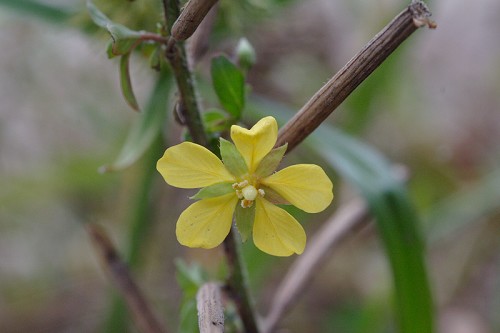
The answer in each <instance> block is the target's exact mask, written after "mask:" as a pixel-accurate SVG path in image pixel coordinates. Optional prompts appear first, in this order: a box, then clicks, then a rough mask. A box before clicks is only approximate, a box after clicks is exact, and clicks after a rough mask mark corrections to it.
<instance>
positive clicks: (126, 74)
mask: <svg viewBox="0 0 500 333" xmlns="http://www.w3.org/2000/svg"><path fill="white" fill-rule="evenodd" d="M129 60H130V53H127V54H125V55H123V56H122V57H121V58H120V86H121V88H122V94H123V97H125V100H126V101H127V103H128V105H130V107H131V108H132V109H134V110H135V111H140V110H139V104H137V99H136V98H135V94H134V90H133V88H132V81H131V80H130V71H129Z"/></svg>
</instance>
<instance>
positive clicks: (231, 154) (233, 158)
mask: <svg viewBox="0 0 500 333" xmlns="http://www.w3.org/2000/svg"><path fill="white" fill-rule="evenodd" d="M220 154H221V157H222V162H223V163H224V166H225V167H226V169H227V170H228V171H229V172H230V173H231V174H232V175H233V176H235V177H241V176H243V175H245V174H246V173H248V167H247V164H246V163H245V159H244V158H243V156H241V154H240V152H239V151H238V149H236V146H235V145H234V144H232V143H231V142H229V141H227V140H225V139H223V138H220Z"/></svg>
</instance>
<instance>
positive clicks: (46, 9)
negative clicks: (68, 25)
mask: <svg viewBox="0 0 500 333" xmlns="http://www.w3.org/2000/svg"><path fill="white" fill-rule="evenodd" d="M0 5H1V6H5V7H8V8H11V9H13V10H16V11H18V12H19V13H21V14H26V15H32V16H34V17H38V18H41V19H44V20H47V21H49V22H53V23H64V22H67V21H68V20H69V19H71V17H73V15H75V14H76V10H75V11H71V10H69V9H66V8H63V7H59V6H54V5H48V4H46V3H45V2H43V1H36V0H0Z"/></svg>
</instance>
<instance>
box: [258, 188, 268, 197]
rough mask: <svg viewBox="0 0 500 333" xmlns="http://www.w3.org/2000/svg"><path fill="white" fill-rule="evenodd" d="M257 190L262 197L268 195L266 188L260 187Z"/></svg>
mask: <svg viewBox="0 0 500 333" xmlns="http://www.w3.org/2000/svg"><path fill="white" fill-rule="evenodd" d="M257 191H258V192H259V194H260V196H261V197H264V196H265V195H266V192H264V190H263V189H261V188H259V189H258V190H257Z"/></svg>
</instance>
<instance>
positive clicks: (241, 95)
mask: <svg viewBox="0 0 500 333" xmlns="http://www.w3.org/2000/svg"><path fill="white" fill-rule="evenodd" d="M211 73H212V83H213V85H214V90H215V93H216V94H217V97H218V98H219V102H220V103H221V105H222V106H223V107H224V109H225V110H226V111H227V112H229V113H230V114H231V115H232V116H233V117H234V119H236V120H238V119H240V117H241V112H242V111H243V107H244V106H245V77H244V75H243V73H242V72H241V70H239V69H238V67H236V65H234V64H233V63H232V62H231V61H229V60H228V59H227V58H226V57H224V56H218V57H215V58H213V59H212V66H211Z"/></svg>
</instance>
